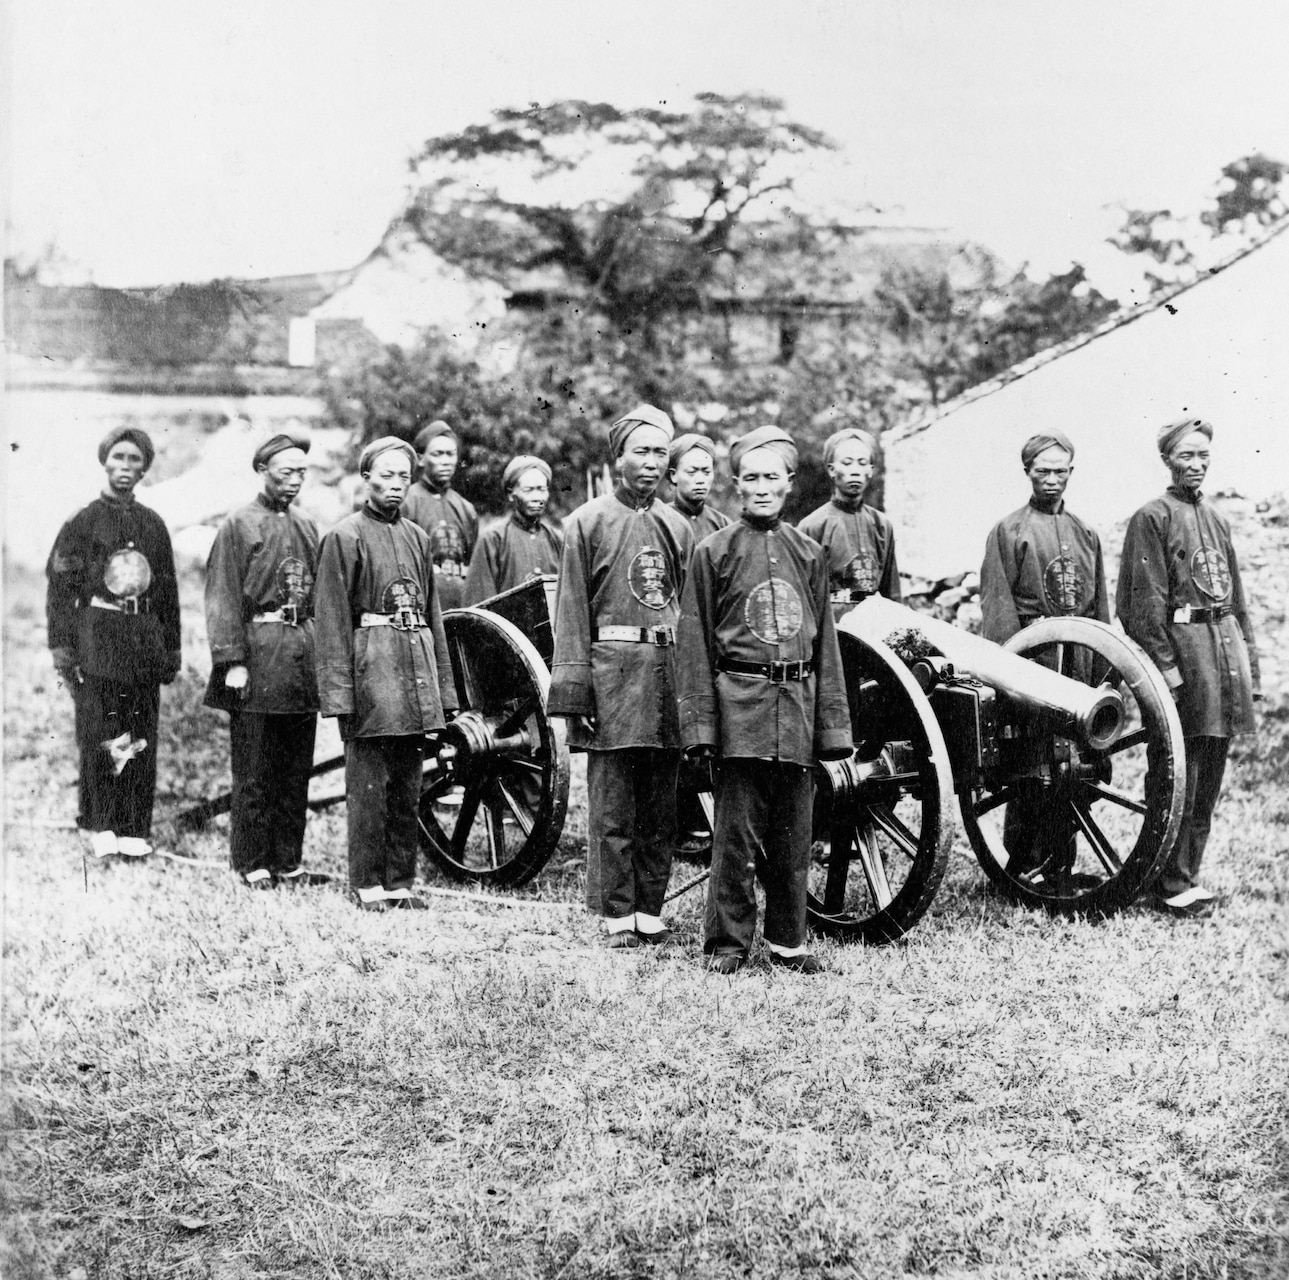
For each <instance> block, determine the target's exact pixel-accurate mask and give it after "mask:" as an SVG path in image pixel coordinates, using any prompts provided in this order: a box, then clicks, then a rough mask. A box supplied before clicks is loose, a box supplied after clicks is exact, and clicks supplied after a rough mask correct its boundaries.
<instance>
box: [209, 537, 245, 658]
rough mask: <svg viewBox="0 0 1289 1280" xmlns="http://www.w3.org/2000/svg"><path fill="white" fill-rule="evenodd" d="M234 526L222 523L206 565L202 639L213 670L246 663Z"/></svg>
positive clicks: (239, 558)
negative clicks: (207, 645) (203, 635)
mask: <svg viewBox="0 0 1289 1280" xmlns="http://www.w3.org/2000/svg"><path fill="white" fill-rule="evenodd" d="M241 544H242V539H241V538H240V537H239V536H238V527H237V522H236V520H235V519H233V518H231V517H230V518H229V519H228V520H225V521H224V523H223V524H222V525H221V526H220V529H219V532H218V533H217V534H216V535H215V541H214V542H213V543H212V544H211V548H210V556H209V558H208V559H207V561H206V635H207V638H208V639H209V641H210V659H211V662H212V663H214V665H215V666H217V667H229V666H234V665H236V664H237V663H244V662H245V661H246V624H245V620H244V619H243V617H242V565H243V563H244V560H245V556H244V554H243V548H242V545H241Z"/></svg>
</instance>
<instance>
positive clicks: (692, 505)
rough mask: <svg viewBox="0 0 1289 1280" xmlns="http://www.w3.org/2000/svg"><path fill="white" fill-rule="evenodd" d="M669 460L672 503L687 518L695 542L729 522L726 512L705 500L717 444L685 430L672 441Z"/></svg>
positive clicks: (713, 470) (710, 485)
mask: <svg viewBox="0 0 1289 1280" xmlns="http://www.w3.org/2000/svg"><path fill="white" fill-rule="evenodd" d="M668 462H669V466H668V470H667V479H668V480H670V481H671V487H672V491H673V493H672V500H671V505H672V506H673V507H675V508H676V510H677V511H679V512H680V514H681V515H682V516H684V517H685V518H686V519H687V520H688V521H689V523H690V526H691V528H692V529H693V530H694V545H695V546H697V545H698V543H700V542H702V540H703V539H704V538H705V537H707V535H708V534H709V533H715V532H716V530H717V529H723V528H725V526H726V525H727V524H729V522H730V518H729V516H727V515H726V514H725V513H724V512H723V511H718V510H717V509H716V508H715V507H713V506H710V505H709V504H708V501H707V499H708V496H709V495H710V494H711V491H712V480H713V478H714V476H715V475H716V446H715V445H714V444H713V443H712V441H710V440H709V439H708V438H707V437H706V436H700V435H697V434H696V433H694V432H692V431H688V432H686V433H685V434H684V435H683V436H677V437H676V438H675V439H674V440H673V441H672V442H671V450H670V452H669V457H668Z"/></svg>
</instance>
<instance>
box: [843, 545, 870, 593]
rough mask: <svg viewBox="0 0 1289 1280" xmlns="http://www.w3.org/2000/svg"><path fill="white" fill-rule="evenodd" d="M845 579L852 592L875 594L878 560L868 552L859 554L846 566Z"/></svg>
mask: <svg viewBox="0 0 1289 1280" xmlns="http://www.w3.org/2000/svg"><path fill="white" fill-rule="evenodd" d="M844 577H845V582H846V585H847V586H848V587H849V588H850V589H851V590H852V591H867V592H868V593H869V594H870V595H871V594H873V593H874V592H875V591H876V590H877V560H876V559H875V558H874V557H873V556H871V555H869V554H868V552H867V551H860V552H858V553H857V554H856V555H855V556H854V557H852V559H851V561H850V563H849V564H848V565H847V566H846V569H845V574H844Z"/></svg>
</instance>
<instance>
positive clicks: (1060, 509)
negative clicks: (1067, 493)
mask: <svg viewBox="0 0 1289 1280" xmlns="http://www.w3.org/2000/svg"><path fill="white" fill-rule="evenodd" d="M1029 506H1030V510H1031V511H1037V512H1038V514H1039V515H1040V516H1059V515H1062V514H1064V512H1065V499H1064V498H1058V499H1057V501H1056V506H1054V507H1044V506H1042V505H1040V504H1039V503H1038V502H1037V501H1036V500H1035V499H1034V498H1031V499H1030V500H1029Z"/></svg>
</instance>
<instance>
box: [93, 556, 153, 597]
mask: <svg viewBox="0 0 1289 1280" xmlns="http://www.w3.org/2000/svg"><path fill="white" fill-rule="evenodd" d="M103 585H104V586H105V587H106V588H107V589H108V591H110V592H111V593H112V595H114V596H141V595H142V594H143V593H144V592H145V591H146V590H147V589H148V588H149V587H150V586H151V585H152V566H151V565H150V564H149V563H148V557H147V556H145V555H144V554H143V552H142V551H136V550H135V549H134V548H133V547H129V548H127V549H124V550H121V551H114V552H112V554H111V555H110V556H108V558H107V564H105V565H104V566H103Z"/></svg>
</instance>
